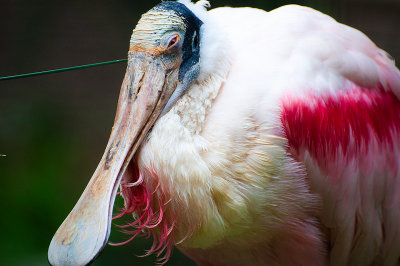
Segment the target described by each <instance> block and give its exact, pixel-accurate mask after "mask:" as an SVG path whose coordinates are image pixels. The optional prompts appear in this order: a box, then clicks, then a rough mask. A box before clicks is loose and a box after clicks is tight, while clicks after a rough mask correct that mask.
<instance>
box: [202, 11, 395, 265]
mask: <svg viewBox="0 0 400 266" xmlns="http://www.w3.org/2000/svg"><path fill="white" fill-rule="evenodd" d="M210 13H211V14H213V15H214V16H213V17H214V18H215V19H216V20H218V22H219V23H220V25H222V27H223V29H224V31H225V33H226V34H227V38H229V42H230V44H231V46H232V47H231V50H232V54H233V57H232V68H231V70H230V74H229V77H228V79H227V81H226V82H225V84H224V87H223V88H222V90H221V92H220V97H219V98H217V99H216V101H215V103H214V107H213V108H214V112H213V113H212V115H210V116H209V118H208V125H211V124H213V125H216V126H219V127H220V128H218V129H219V130H214V131H213V132H223V133H224V134H222V133H221V135H220V136H219V138H217V139H221V140H222V139H224V138H226V136H232V135H233V134H235V133H233V132H244V133H243V134H245V133H246V132H247V131H245V130H242V129H241V128H240V126H236V125H242V124H246V123H249V119H248V117H249V116H250V115H252V117H254V121H256V122H254V123H253V124H252V125H254V130H255V131H256V130H257V128H259V125H260V123H258V122H259V121H261V122H262V123H264V125H266V127H267V128H272V131H271V132H269V133H270V134H283V135H284V136H285V137H286V138H287V141H288V153H289V155H290V156H291V157H293V158H294V159H295V160H297V161H298V162H299V163H301V164H302V165H303V166H304V167H305V169H306V171H307V175H308V180H309V182H310V185H311V189H312V190H313V192H315V193H317V194H319V195H321V198H322V204H323V206H322V211H321V213H320V217H319V219H320V221H321V224H322V227H323V229H322V231H323V232H324V233H325V234H326V236H325V238H326V239H327V241H328V242H329V243H328V245H329V249H330V250H331V251H330V260H331V264H332V265H346V264H355V265H370V264H372V263H373V262H379V261H374V260H375V259H376V258H377V257H378V256H381V257H382V258H383V259H384V261H383V262H384V263H387V264H388V265H393V264H396V262H397V261H398V257H399V254H400V227H399V226H398V224H399V221H400V208H398V206H399V205H400V173H399V164H400V101H399V97H400V73H399V70H398V69H397V68H396V67H395V66H394V63H393V62H392V61H391V60H390V59H389V58H388V56H387V55H386V53H385V52H384V51H382V50H380V49H378V48H377V47H376V45H375V44H374V43H373V42H372V41H370V40H369V39H368V38H367V37H366V36H365V35H364V34H362V33H361V32H359V31H357V30H355V29H353V28H350V27H348V26H345V25H342V24H340V23H337V22H336V21H335V20H334V19H332V18H330V17H329V16H326V15H323V14H321V13H319V12H317V11H315V10H312V9H310V8H305V7H300V6H294V5H290V6H285V7H281V8H278V9H276V10H273V11H271V12H268V13H266V12H263V11H261V10H256V9H250V8H247V9H229V8H223V9H215V10H212V11H211V12H210ZM244 88H245V90H246V91H244ZM249 106H250V108H249ZM246 113H247V114H250V115H248V116H245V115H243V114H246ZM243 117H245V118H246V119H247V120H246V119H243ZM276 120H278V122H276ZM232 121H241V123H239V122H236V123H233V122H232ZM274 124H275V125H276V124H278V126H276V127H278V128H280V129H283V133H280V132H278V131H279V129H278V130H276V128H275V129H274ZM241 130H242V131H241ZM276 132H278V133H276ZM215 134H216V133H215ZM260 134H261V133H260ZM263 136H266V135H263ZM266 138H268V136H267V137H266ZM261 161H262V160H261V159H259V160H258V161H257V162H259V163H260V165H261V164H262V162H261ZM283 208H284V207H283ZM382 258H381V259H382Z"/></svg>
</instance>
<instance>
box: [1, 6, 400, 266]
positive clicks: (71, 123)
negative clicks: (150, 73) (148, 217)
mask: <svg viewBox="0 0 400 266" xmlns="http://www.w3.org/2000/svg"><path fill="white" fill-rule="evenodd" d="M158 2H159V1H139V0H118V1H100V0H98V1H75V0H71V1H56V0H53V1H50V0H44V1H40V0H38V1H32V0H5V1H4V0H2V2H1V9H0V13H1V15H0V25H1V26H0V36H1V37H0V38H1V39H0V40H1V42H0V76H6V75H12V74H20V73H27V72H34V71H39V70H46V69H54V68H60V67H67V66H74V65H80V64H89V63H95V62H101V61H107V60H112V59H120V58H125V57H126V54H127V49H128V44H129V39H130V35H131V32H132V29H133V28H134V26H135V25H136V23H137V21H138V19H139V17H140V14H142V13H144V12H146V11H147V10H149V9H150V8H151V7H153V6H154V5H155V4H157V3H158ZM211 3H212V6H213V7H217V6H225V5H230V6H252V7H258V8H262V9H266V10H271V9H273V8H276V7H278V6H281V5H284V4H288V3H297V4H301V5H308V6H311V7H314V8H316V9H318V10H321V11H323V12H326V13H329V14H330V15H332V16H334V17H335V18H336V19H338V20H339V21H341V22H344V23H346V24H350V25H352V26H354V27H357V28H359V29H362V30H363V31H364V32H365V33H367V35H369V36H370V37H371V38H372V39H373V40H374V41H375V42H376V43H377V44H378V45H379V46H380V47H382V48H383V49H385V50H386V51H387V52H389V53H390V54H392V56H393V57H395V58H400V39H399V38H400V37H399V34H398V33H397V29H399V28H400V16H398V14H399V13H400V0H348V1H345V0H342V1H334V0H303V1H301V0H298V1H296V0H293V1H289V0H288V1H286V0H285V1H284V0H259V1H255V0H254V1H236V0H232V1H219V0H214V1H211ZM243 23H245V21H243ZM124 71H125V64H123V63H122V64H115V65H109V66H103V67H98V68H93V69H85V70H79V71H72V72H64V73H60V74H53V75H46V76H40V77H33V78H26V79H18V80H10V81H0V154H5V155H7V156H6V157H0V188H1V192H0V210H1V214H0V215H1V219H0V230H1V234H0V235H1V236H0V237H1V239H0V265H46V264H47V248H48V245H49V243H50V240H51V238H52V236H53V234H54V232H55V231H56V230H57V228H58V226H59V225H60V224H61V222H62V221H63V220H64V218H65V217H66V215H67V214H68V213H69V211H70V210H71V209H72V207H73V206H74V204H75V202H76V201H77V200H78V198H79V196H80V194H81V192H82V191H83V189H84V187H85V186H86V184H87V182H88V180H89V178H90V177H91V175H92V173H93V171H94V169H95V168H96V166H97V163H98V161H99V160H100V157H101V155H102V153H103V150H104V148H105V145H106V142H107V139H108V135H109V133H110V130H111V126H112V122H113V118H114V113H115V108H116V103H117V98H118V93H119V88H120V84H121V82H122V79H123V75H124ZM121 203H122V201H121V199H119V200H118V202H117V205H118V204H119V206H121ZM120 223H123V221H121V222H120ZM125 239H127V236H124V235H122V234H120V233H119V232H118V229H116V228H113V230H112V233H111V238H110V240H111V241H112V242H120V241H123V240H125ZM149 247H150V242H148V241H146V240H142V239H136V240H135V241H132V242H131V243H129V244H127V245H125V246H122V247H112V246H106V248H105V251H104V253H103V254H102V255H101V256H100V257H99V258H98V259H97V260H96V262H95V263H94V265H112V264H114V265H133V264H137V265H154V264H155V257H154V256H150V257H146V258H138V257H136V256H135V255H141V254H144V250H145V249H146V248H149ZM167 265H193V262H191V261H190V260H189V259H187V258H185V257H184V256H183V255H182V254H181V253H180V252H179V251H178V250H174V252H173V255H172V257H171V259H170V261H169V262H168V264H167Z"/></svg>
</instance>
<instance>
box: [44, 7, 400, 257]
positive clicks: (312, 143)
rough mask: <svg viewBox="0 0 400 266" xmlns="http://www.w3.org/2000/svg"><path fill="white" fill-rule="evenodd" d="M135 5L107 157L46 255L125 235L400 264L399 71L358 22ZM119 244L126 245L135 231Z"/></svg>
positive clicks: (80, 251) (205, 251) (226, 252)
mask: <svg viewBox="0 0 400 266" xmlns="http://www.w3.org/2000/svg"><path fill="white" fill-rule="evenodd" d="M209 8H210V4H209V2H208V1H198V2H196V3H192V2H191V1H189V0H179V1H164V2H161V3H159V4H158V5H156V6H155V7H154V8H152V9H151V10H150V11H148V12H147V13H145V14H143V15H142V17H141V18H140V20H139V22H138V24H137V26H136V27H135V29H134V30H133V33H132V37H131V39H130V44H129V52H128V63H127V68H126V74H125V77H124V80H123V82H122V86H121V91H120V96H119V100H118V106H117V111H116V117H115V121H114V125H113V128H112V132H111V135H110V138H109V141H108V144H107V147H106V149H105V152H104V155H103V157H102V158H101V161H100V163H99V165H98V167H97V169H96V170H95V172H94V174H93V176H92V178H91V180H90V181H89V184H88V186H87V187H86V189H85V190H84V192H83V194H82V196H81V197H80V199H79V200H78V202H77V204H76V205H75V207H74V208H73V210H72V211H71V212H70V214H69V215H68V216H67V218H66V219H65V221H64V222H63V223H62V225H61V226H60V227H59V229H58V230H57V232H56V233H55V235H54V237H53V239H52V240H51V243H50V247H49V252H48V258H49V262H50V263H51V264H52V265H86V264H88V263H90V262H92V261H93V260H94V259H95V258H96V257H97V256H98V255H99V254H100V252H101V251H102V250H103V249H104V247H105V245H106V244H107V241H108V237H109V235H110V230H111V229H110V228H111V222H112V215H113V214H112V213H113V204H114V200H115V197H116V196H117V194H121V195H122V196H123V198H124V202H125V208H124V210H123V211H122V213H121V214H120V215H118V216H117V218H118V217H120V216H123V215H124V216H125V215H128V216H129V217H131V218H130V219H131V222H130V223H128V224H126V225H123V226H122V227H123V228H125V230H126V231H127V233H128V234H129V239H128V241H131V240H132V239H134V238H136V237H139V236H141V235H145V236H150V237H152V239H153V245H152V246H151V248H150V249H149V251H148V253H155V254H156V255H157V256H158V257H159V262H160V263H161V264H162V263H166V262H167V261H168V258H169V256H170V254H171V251H172V249H173V248H174V247H177V248H178V249H180V250H181V251H182V252H183V253H184V254H186V255H187V256H188V257H190V258H191V259H193V260H194V261H195V262H196V263H197V264H198V265H398V264H399V263H400V260H399V257H400V225H399V222H400V207H399V206H400V169H399V165H400V71H399V70H398V68H397V67H396V66H395V63H394V61H393V60H392V59H391V57H390V56H389V55H388V54H387V53H386V52H384V51H383V50H381V49H379V48H378V47H377V46H376V45H375V44H374V43H373V41H371V40H370V39H369V38H368V37H367V36H366V35H364V34H363V33H362V32H360V31H359V30H357V29H354V28H351V27H349V26H346V25H344V24H341V23H339V22H337V21H336V20H334V19H333V18H331V17H330V16H328V15H325V14H323V13H321V12H319V11H316V10H314V9H311V8H308V7H303V6H298V5H286V6H282V7H279V8H277V9H274V10H272V11H269V12H267V11H263V10H260V9H255V8H230V7H223V8H215V9H209ZM128 241H127V242H128Z"/></svg>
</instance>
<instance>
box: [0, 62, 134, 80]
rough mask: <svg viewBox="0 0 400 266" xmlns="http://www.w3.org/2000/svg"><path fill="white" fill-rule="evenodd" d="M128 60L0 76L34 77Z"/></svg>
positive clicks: (7, 77) (0, 78) (12, 77)
mask: <svg viewBox="0 0 400 266" xmlns="http://www.w3.org/2000/svg"><path fill="white" fill-rule="evenodd" d="M126 61H128V59H118V60H113V61H107V62H100V63H94V64H88V65H81V66H73V67H65V68H59V69H53V70H45V71H40V72H33V73H27V74H19V75H13V76H6V77H0V80H9V79H19V78H27V77H32V76H39V75H46V74H52V73H58V72H64V71H71V70H77V69H82V68H88V67H96V66H103V65H108V64H115V63H121V62H126Z"/></svg>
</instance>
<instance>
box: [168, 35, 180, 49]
mask: <svg viewBox="0 0 400 266" xmlns="http://www.w3.org/2000/svg"><path fill="white" fill-rule="evenodd" d="M177 43H178V36H174V37H172V38H171V40H169V43H168V48H171V47H172V46H174V45H175V44H177Z"/></svg>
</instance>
